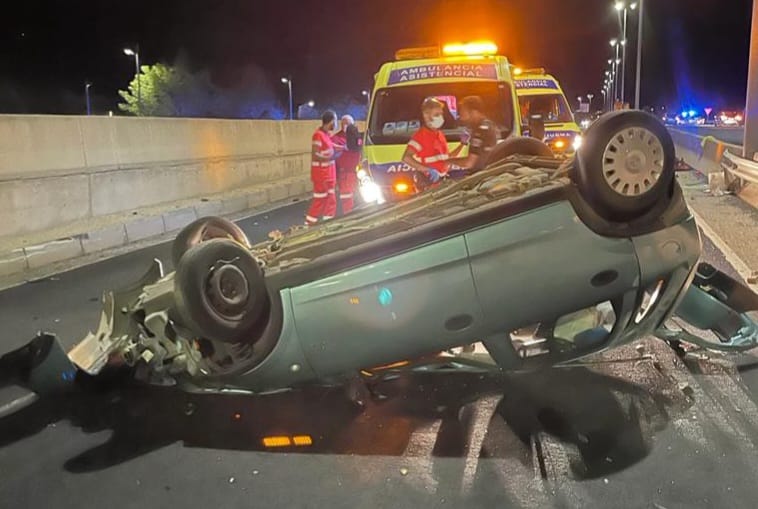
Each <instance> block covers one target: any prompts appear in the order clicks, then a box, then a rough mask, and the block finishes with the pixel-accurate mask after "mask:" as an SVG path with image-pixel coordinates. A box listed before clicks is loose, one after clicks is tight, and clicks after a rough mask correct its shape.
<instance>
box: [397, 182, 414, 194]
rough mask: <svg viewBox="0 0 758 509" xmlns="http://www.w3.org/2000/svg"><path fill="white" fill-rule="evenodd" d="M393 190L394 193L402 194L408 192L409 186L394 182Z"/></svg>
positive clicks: (404, 183)
mask: <svg viewBox="0 0 758 509" xmlns="http://www.w3.org/2000/svg"><path fill="white" fill-rule="evenodd" d="M394 188H395V192H397V193H401V194H404V193H407V192H408V191H410V189H411V186H409V185H408V182H395V185H394Z"/></svg>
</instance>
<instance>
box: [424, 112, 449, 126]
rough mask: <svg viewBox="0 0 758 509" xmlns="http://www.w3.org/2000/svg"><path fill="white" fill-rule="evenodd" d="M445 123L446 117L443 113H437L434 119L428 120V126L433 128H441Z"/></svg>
mask: <svg viewBox="0 0 758 509" xmlns="http://www.w3.org/2000/svg"><path fill="white" fill-rule="evenodd" d="M444 124H445V118H444V117H443V116H442V115H435V116H433V117H432V119H431V120H430V121H429V122H427V124H426V125H427V126H429V127H431V128H432V129H439V128H440V127H442V126H443V125H444Z"/></svg>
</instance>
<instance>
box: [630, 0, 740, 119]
mask: <svg viewBox="0 0 758 509" xmlns="http://www.w3.org/2000/svg"><path fill="white" fill-rule="evenodd" d="M639 2H640V13H639V18H638V19H637V77H636V78H635V86H634V108H635V109H637V110H638V109H640V75H641V74H642V26H643V24H644V23H645V0H639ZM754 8H755V7H754Z"/></svg>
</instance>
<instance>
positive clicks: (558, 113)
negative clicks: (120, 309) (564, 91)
mask: <svg viewBox="0 0 758 509" xmlns="http://www.w3.org/2000/svg"><path fill="white" fill-rule="evenodd" d="M519 107H520V109H521V123H522V124H526V123H527V120H528V118H529V115H536V114H538V113H540V114H542V117H543V118H544V119H545V123H551V122H552V123H556V124H557V123H565V122H573V121H574V119H573V118H572V116H571V110H570V109H569V106H568V104H566V98H565V97H563V95H561V94H544V95H530V96H522V97H519Z"/></svg>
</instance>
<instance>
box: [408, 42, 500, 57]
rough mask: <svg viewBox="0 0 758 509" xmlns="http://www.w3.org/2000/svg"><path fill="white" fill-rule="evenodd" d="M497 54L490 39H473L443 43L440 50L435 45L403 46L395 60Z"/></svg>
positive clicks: (494, 45) (495, 46)
mask: <svg viewBox="0 0 758 509" xmlns="http://www.w3.org/2000/svg"><path fill="white" fill-rule="evenodd" d="M492 55H497V45H496V44H495V43H494V42H492V41H474V42H469V43H451V44H445V45H444V46H443V47H442V49H441V50H440V48H439V47H437V46H425V47H421V48H403V49H401V50H398V51H397V52H396V53H395V60H419V59H423V58H439V57H441V56H446V57H452V56H492Z"/></svg>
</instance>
